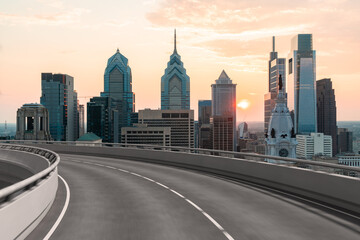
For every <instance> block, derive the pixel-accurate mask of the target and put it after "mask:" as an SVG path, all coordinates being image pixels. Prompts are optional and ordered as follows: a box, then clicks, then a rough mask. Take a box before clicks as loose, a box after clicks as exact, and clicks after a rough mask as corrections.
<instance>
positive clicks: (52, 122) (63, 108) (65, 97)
mask: <svg viewBox="0 0 360 240" xmlns="http://www.w3.org/2000/svg"><path fill="white" fill-rule="evenodd" d="M41 92H42V93H41V98H40V103H41V104H42V105H44V106H45V107H46V108H47V109H48V111H49V126H50V134H51V137H52V138H53V139H54V140H55V141H75V140H76V139H77V138H78V135H79V133H78V132H79V130H78V121H77V119H78V118H77V116H78V110H77V93H76V91H74V78H73V77H71V76H69V75H67V74H52V73H42V74H41Z"/></svg>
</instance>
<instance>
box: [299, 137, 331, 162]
mask: <svg viewBox="0 0 360 240" xmlns="http://www.w3.org/2000/svg"><path fill="white" fill-rule="evenodd" d="M296 140H297V142H298V145H297V146H296V157H297V158H301V159H312V157H313V156H315V155H324V156H329V157H331V156H332V138H331V136H329V135H324V134H323V133H310V135H296Z"/></svg>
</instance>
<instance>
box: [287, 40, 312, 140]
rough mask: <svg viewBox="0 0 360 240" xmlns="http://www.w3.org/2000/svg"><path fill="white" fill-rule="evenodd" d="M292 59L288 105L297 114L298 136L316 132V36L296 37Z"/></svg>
mask: <svg viewBox="0 0 360 240" xmlns="http://www.w3.org/2000/svg"><path fill="white" fill-rule="evenodd" d="M288 58H289V62H288V67H289V69H288V82H287V94H288V105H289V108H290V110H292V109H293V110H294V129H295V133H300V134H308V133H311V132H316V131H317V120H316V118H317V113H316V81H315V79H316V52H315V50H313V42H312V34H299V35H297V36H295V37H294V38H293V39H292V41H291V51H290V54H289V57H288Z"/></svg>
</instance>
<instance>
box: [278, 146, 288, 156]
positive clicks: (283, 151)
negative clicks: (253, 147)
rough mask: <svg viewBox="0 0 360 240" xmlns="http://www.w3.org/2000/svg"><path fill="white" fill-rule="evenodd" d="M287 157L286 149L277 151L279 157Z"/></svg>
mask: <svg viewBox="0 0 360 240" xmlns="http://www.w3.org/2000/svg"><path fill="white" fill-rule="evenodd" d="M288 155H289V152H288V150H287V149H285V148H282V149H280V151H279V156H280V157H287V156H288Z"/></svg>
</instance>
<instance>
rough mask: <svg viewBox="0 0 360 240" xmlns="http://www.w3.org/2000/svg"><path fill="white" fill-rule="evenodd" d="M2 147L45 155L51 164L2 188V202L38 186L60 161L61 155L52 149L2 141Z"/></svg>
mask: <svg viewBox="0 0 360 240" xmlns="http://www.w3.org/2000/svg"><path fill="white" fill-rule="evenodd" d="M0 149H6V150H16V151H22V152H29V153H33V154H36V155H40V156H42V157H45V158H46V159H47V160H48V161H49V162H50V166H49V167H48V168H46V169H44V170H43V171H41V172H39V173H37V174H35V175H33V176H31V177H29V178H27V179H24V180H22V181H20V182H18V183H15V184H13V185H11V186H8V187H6V188H3V189H1V190H0V204H2V203H4V202H7V201H9V200H11V199H12V198H13V197H15V196H17V195H19V194H20V193H21V192H24V191H26V190H29V189H30V188H32V187H34V186H36V185H37V184H38V183H39V182H40V181H42V180H43V179H45V178H47V177H48V176H49V174H50V173H51V172H53V171H54V170H55V168H56V167H57V165H58V164H59V162H60V157H59V155H58V154H57V153H54V152H52V151H50V150H47V149H43V148H38V147H31V146H24V145H10V144H4V143H0Z"/></svg>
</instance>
